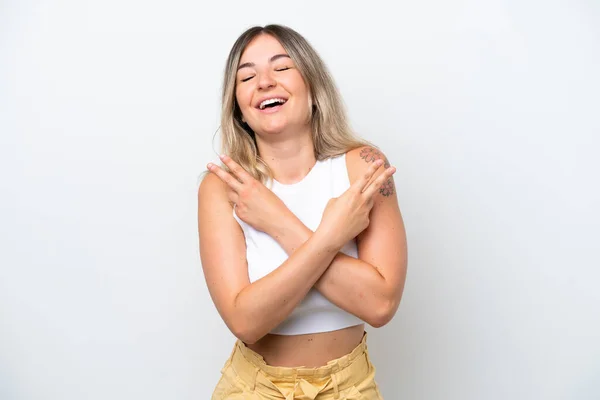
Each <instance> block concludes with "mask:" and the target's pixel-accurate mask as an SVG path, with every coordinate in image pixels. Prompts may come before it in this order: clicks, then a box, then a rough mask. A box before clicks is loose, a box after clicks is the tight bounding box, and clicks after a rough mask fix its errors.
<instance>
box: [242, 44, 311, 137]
mask: <svg viewBox="0 0 600 400" xmlns="http://www.w3.org/2000/svg"><path fill="white" fill-rule="evenodd" d="M235 94H236V99H237V102H238V105H239V107H240V109H241V111H242V115H243V117H244V121H245V122H246V123H247V124H248V125H250V128H252V130H253V131H254V132H255V133H256V134H258V135H260V134H277V133H280V132H282V131H284V130H286V131H289V130H291V129H304V128H306V126H308V125H309V123H310V122H309V121H310V118H309V117H310V113H309V112H310V105H309V91H308V88H307V86H306V84H305V83H304V79H303V78H302V75H300V72H299V71H298V70H297V69H296V66H295V65H294V62H293V61H292V59H291V58H290V57H289V56H288V55H287V52H286V51H285V50H284V48H283V46H281V44H280V43H279V41H277V39H275V38H274V37H272V36H270V35H260V36H257V37H256V38H254V40H252V41H251V42H250V44H248V46H247V47H246V49H245V50H244V52H243V53H242V57H241V58H240V64H239V67H238V71H237V76H236V91H235Z"/></svg>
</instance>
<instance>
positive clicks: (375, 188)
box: [363, 167, 396, 197]
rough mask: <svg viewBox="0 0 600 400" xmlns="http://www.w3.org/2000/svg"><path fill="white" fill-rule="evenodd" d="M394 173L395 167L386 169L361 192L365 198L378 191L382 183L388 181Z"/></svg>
mask: <svg viewBox="0 0 600 400" xmlns="http://www.w3.org/2000/svg"><path fill="white" fill-rule="evenodd" d="M394 173H396V168H395V167H389V168H386V169H385V171H383V172H382V173H381V175H379V176H378V177H377V179H375V180H374V181H373V182H372V183H371V184H370V185H369V186H368V187H367V188H366V189H365V191H364V192H363V193H364V195H365V196H369V197H371V196H373V195H374V194H375V192H377V191H379V189H381V187H382V186H383V184H384V182H385V181H387V180H388V179H390V177H391V176H392V175H394Z"/></svg>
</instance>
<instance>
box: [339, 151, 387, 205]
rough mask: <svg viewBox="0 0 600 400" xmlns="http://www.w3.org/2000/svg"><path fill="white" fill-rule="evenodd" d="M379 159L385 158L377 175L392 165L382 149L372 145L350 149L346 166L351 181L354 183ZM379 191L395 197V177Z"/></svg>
mask: <svg viewBox="0 0 600 400" xmlns="http://www.w3.org/2000/svg"><path fill="white" fill-rule="evenodd" d="M377 160H383V165H382V166H381V167H380V168H379V170H378V171H377V172H376V173H375V176H378V175H379V174H380V173H382V172H383V171H384V170H385V169H386V168H388V167H389V166H390V162H389V160H388V158H387V157H386V155H385V154H384V153H383V152H382V151H381V150H380V149H377V148H375V147H372V146H361V147H357V148H355V149H352V150H350V151H348V152H347V153H346V167H347V169H348V177H349V178H350V183H351V184H352V183H354V182H355V181H356V179H358V177H359V176H360V175H361V174H362V173H364V172H366V171H367V169H368V168H369V165H371V163H374V162H375V161H377ZM379 193H380V194H381V195H382V196H384V197H395V196H393V195H395V194H396V189H395V185H394V178H393V177H390V178H389V179H388V180H387V181H386V182H385V183H384V184H383V185H382V186H381V188H380V190H379Z"/></svg>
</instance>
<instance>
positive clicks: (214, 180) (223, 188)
mask: <svg viewBox="0 0 600 400" xmlns="http://www.w3.org/2000/svg"><path fill="white" fill-rule="evenodd" d="M223 200H225V202H228V200H227V185H226V184H225V182H223V181H222V180H221V179H219V177H218V176H216V175H215V174H212V173H210V172H209V173H207V174H206V176H205V177H204V179H202V182H200V185H199V187H198V207H201V206H202V205H204V204H207V203H211V205H213V206H214V205H219V204H221V203H223ZM221 205H222V204H221ZM230 206H231V204H230Z"/></svg>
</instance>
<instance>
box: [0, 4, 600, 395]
mask: <svg viewBox="0 0 600 400" xmlns="http://www.w3.org/2000/svg"><path fill="white" fill-rule="evenodd" d="M267 23H282V24H286V25H289V26H291V27H293V28H294V29H296V30H298V31H299V32H300V33H301V34H303V35H304V36H305V37H306V38H307V39H308V40H309V41H310V42H311V43H312V44H313V45H314V46H315V47H316V49H317V51H318V52H319V53H320V54H321V55H322V57H323V58H324V60H325V62H326V63H327V64H328V66H329V67H330V69H331V71H332V73H333V75H334V77H335V79H336V82H337V83H338V85H339V87H340V90H341V92H342V94H343V96H344V99H345V102H346V105H347V108H348V111H349V115H350V117H351V122H352V124H353V126H354V128H355V129H356V130H357V131H358V132H359V133H360V134H361V135H363V136H364V137H366V138H367V139H369V140H371V141H373V142H374V143H376V144H378V145H379V146H381V148H382V149H383V150H384V151H385V153H386V155H387V156H388V158H389V159H390V160H391V162H392V164H393V165H395V166H396V167H397V168H398V172H397V173H396V176H395V181H396V185H397V191H398V198H399V202H400V206H401V209H402V211H403V215H404V219H405V223H406V228H407V234H408V244H409V269H408V277H407V282H406V289H405V292H404V297H403V300H402V304H401V306H400V309H399V311H398V313H397V315H396V317H395V319H394V320H393V321H392V322H391V323H390V324H389V325H387V326H385V327H383V328H380V329H373V328H369V339H370V350H371V353H372V357H373V360H374V362H375V364H376V366H377V370H378V372H377V377H378V381H379V383H380V386H381V389H382V392H383V394H384V396H385V398H386V399H391V400H393V399H411V400H412V399H414V400H482V399H485V400H496V399H498V400H500V399H509V398H510V399H528V400H530V399H537V400H551V399H576V400H592V399H596V400H597V399H599V398H600V289H599V288H598V282H599V280H600V272H599V267H600V257H599V256H598V250H599V248H600V246H599V243H600V240H599V239H600V235H599V234H598V228H599V227H600V211H599V207H600V189H599V181H600V178H599V176H598V175H599V171H600V161H599V160H598V152H599V149H600V146H599V145H600V139H599V136H600V116H599V114H600V101H599V93H600V79H599V76H598V71H600V27H599V26H600V5H599V3H597V2H595V1H591V0H588V1H584V0H580V1H567V0H557V1H544V2H542V1H516V0H515V1H510V0H489V1H485V2H481V1H475V0H460V1H451V2H449V1H443V0H424V1H418V2H406V1H403V2H391V1H390V2H378V1H370V2H366V3H365V2H362V3H358V2H357V3H356V4H353V3H351V2H325V1H301V2H300V1H299V2H234V1H229V2H207V3H203V2H200V1H171V2H166V1H164V2H152V1H141V0H119V1H115V0H111V1H89V0H84V1H83V0H79V1H75V0H69V1H60V0H56V1H49V0H48V1H45V0H39V1H27V0H19V1H16V0H12V1H11V0H4V1H2V2H1V3H0V132H1V136H0V145H1V146H0V152H1V154H0V156H1V157H0V160H1V161H0V167H1V168H0V178H1V179H2V185H1V197H0V205H1V207H0V213H1V214H0V217H1V218H0V235H1V236H0V239H1V240H0V243H1V252H0V398H1V399H3V400H81V399H93V400H96V399H97V400H105V399H124V400H125V399H127V400H132V399H144V400H162V399H177V400H191V399H208V398H209V396H210V393H211V391H212V389H213V387H214V385H215V383H216V381H217V379H218V376H219V370H220V368H221V367H222V365H223V363H224V361H225V359H226V358H227V357H228V355H229V353H230V351H231V346H232V345H233V342H234V337H233V336H232V335H231V334H230V333H229V331H228V330H227V328H226V327H225V325H224V324H223V323H222V321H221V319H220V318H219V316H218V314H217V312H216V311H215V309H214V306H213V304H212V302H211V299H210V297H209V295H208V292H207V289H206V284H205V282H204V277H203V274H202V268H201V265H200V261H199V254H198V243H197V220H196V206H197V204H196V201H197V200H196V190H197V177H198V175H199V174H200V173H201V172H202V171H203V169H204V167H205V165H206V163H207V162H209V161H216V160H217V158H216V154H217V152H218V149H219V145H218V144H219V143H218V140H219V137H218V135H217V136H216V137H214V139H213V136H214V133H215V131H216V130H217V128H218V121H219V109H220V104H219V98H220V87H221V79H222V71H223V67H224V65H225V58H226V56H227V54H228V52H229V49H230V47H231V45H232V44H233V42H234V41H235V39H236V38H237V36H238V35H239V34H241V33H242V31H243V30H245V29H246V28H248V27H250V26H252V25H257V24H258V25H264V24H267Z"/></svg>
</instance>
